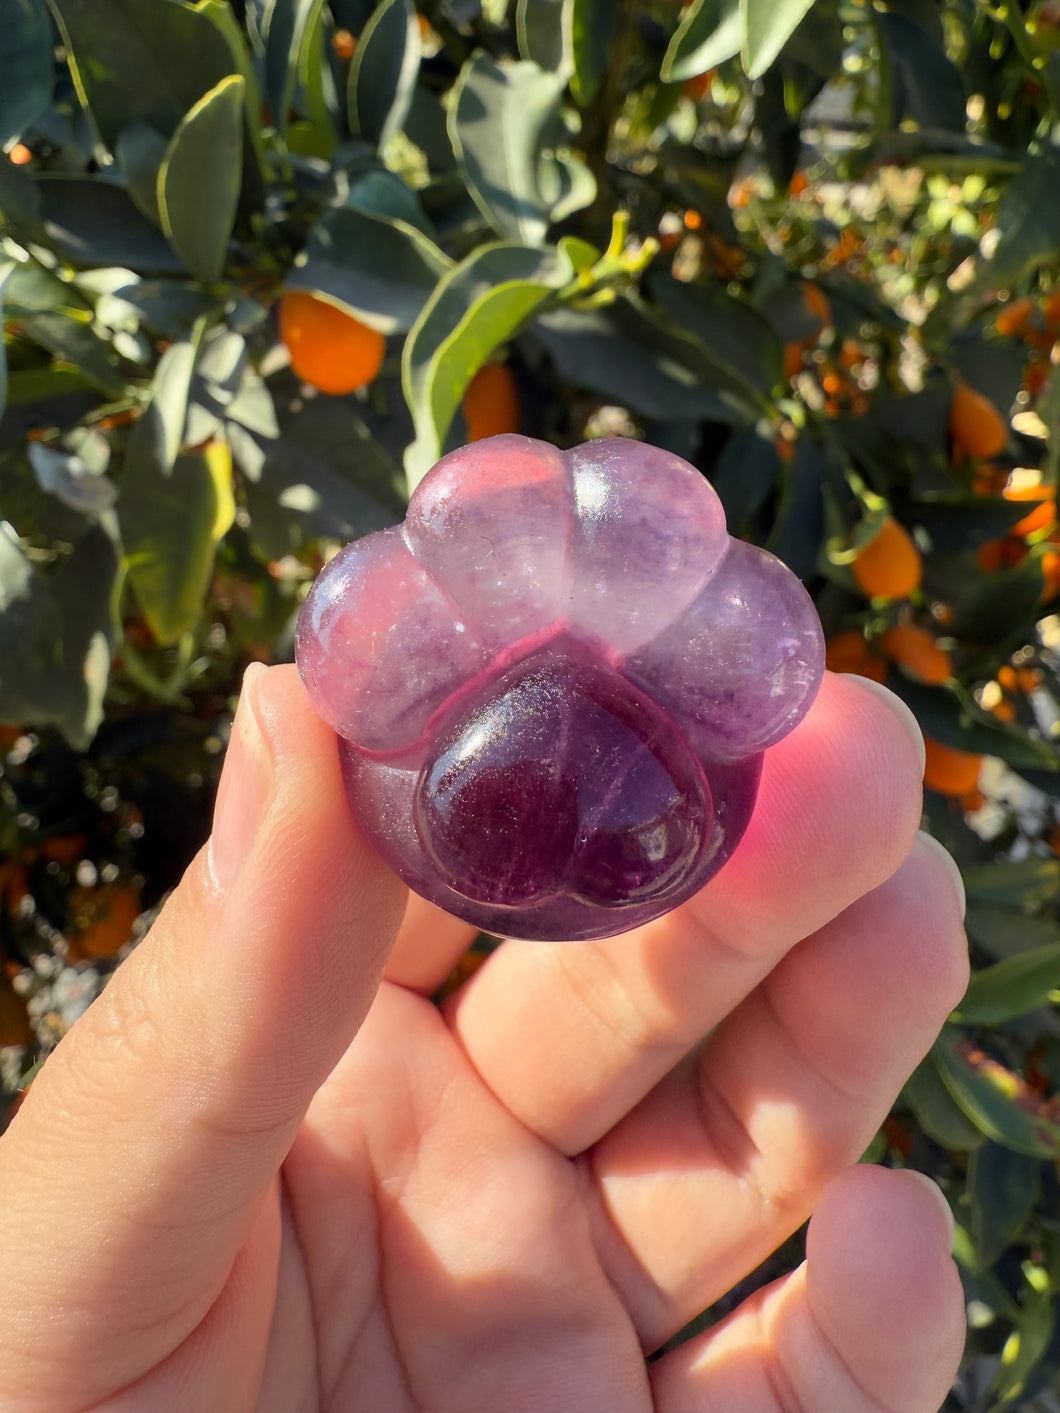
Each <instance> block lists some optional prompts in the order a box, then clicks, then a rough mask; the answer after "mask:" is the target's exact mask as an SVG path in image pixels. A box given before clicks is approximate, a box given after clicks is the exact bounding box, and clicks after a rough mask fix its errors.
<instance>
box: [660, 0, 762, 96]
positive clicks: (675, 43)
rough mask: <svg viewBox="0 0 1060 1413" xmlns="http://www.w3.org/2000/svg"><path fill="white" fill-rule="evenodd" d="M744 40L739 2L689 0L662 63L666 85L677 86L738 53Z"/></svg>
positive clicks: (728, 0)
mask: <svg viewBox="0 0 1060 1413" xmlns="http://www.w3.org/2000/svg"><path fill="white" fill-rule="evenodd" d="M743 39H744V16H743V12H742V9H741V4H740V0H693V3H692V4H691V5H688V6H686V7H685V11H684V14H683V15H682V16H681V23H680V24H679V25H678V26H677V30H676V32H675V33H674V37H673V39H671V41H670V45H669V48H668V49H667V51H666V55H665V57H664V59H663V62H662V77H663V79H664V81H665V82H666V83H680V82H681V81H682V80H684V79H690V78H696V77H697V76H698V75H699V74H703V73H706V72H707V70H708V69H713V68H716V67H717V65H718V64H723V63H724V62H725V60H726V59H731V58H732V57H733V55H734V54H739V52H740V46H741V45H742V44H743Z"/></svg>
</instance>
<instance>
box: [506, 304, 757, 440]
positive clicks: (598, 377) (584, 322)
mask: <svg viewBox="0 0 1060 1413" xmlns="http://www.w3.org/2000/svg"><path fill="white" fill-rule="evenodd" d="M533 332H534V337H535V339H538V340H539V341H540V342H541V343H543V344H544V346H545V348H546V349H547V350H548V353H549V354H550V356H551V357H552V359H553V360H554V362H555V364H556V367H557V368H558V370H559V372H560V374H561V376H562V377H563V378H564V379H566V380H567V381H568V382H570V383H572V384H573V385H574V386H575V387H581V388H586V389H588V390H589V391H591V392H595V393H599V394H600V395H601V396H602V397H604V398H606V399H607V400H608V401H609V402H613V403H616V404H617V405H618V406H621V407H628V408H631V409H632V410H633V411H635V412H639V413H641V414H642V415H643V416H645V417H655V418H661V419H664V420H665V419H670V418H675V419H678V420H682V419H693V420H696V421H699V420H703V419H707V418H709V419H711V420H713V421H718V422H728V423H732V424H734V425H741V424H745V423H746V422H747V421H748V420H749V419H748V415H747V410H746V407H745V405H744V404H742V403H741V402H739V401H737V400H734V399H732V398H731V395H730V394H729V393H728V392H727V391H726V390H724V389H722V390H717V389H715V388H712V387H710V386H709V384H710V379H711V375H712V372H713V369H712V367H711V365H710V364H709V363H708V361H707V360H706V359H705V358H704V357H703V355H702V350H701V348H700V345H699V344H698V343H697V342H695V341H694V340H692V339H689V338H686V337H683V336H682V335H681V334H679V333H677V332H675V331H674V330H672V329H670V328H666V327H664V326H662V325H660V324H659V323H657V322H656V321H655V320H653V319H652V317H651V315H650V314H649V313H648V311H647V310H646V309H645V308H644V307H643V306H641V305H638V304H635V303H634V302H633V301H632V300H628V299H619V300H616V301H615V302H614V304H613V305H611V306H610V307H609V308H607V309H600V310H594V311H590V312H585V313H583V312H580V311H576V310H573V309H557V310H556V311H555V312H550V313H549V314H548V315H547V316H546V317H544V318H542V319H539V320H538V321H537V322H536V324H535V325H534V330H533Z"/></svg>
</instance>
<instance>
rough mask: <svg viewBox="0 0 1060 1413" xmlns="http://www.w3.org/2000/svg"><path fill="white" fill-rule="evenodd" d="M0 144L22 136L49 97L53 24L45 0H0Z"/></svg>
mask: <svg viewBox="0 0 1060 1413" xmlns="http://www.w3.org/2000/svg"><path fill="white" fill-rule="evenodd" d="M0 34H2V35H3V37H4V39H3V43H2V44H0V147H6V146H7V144H8V143H9V142H13V141H14V139H15V138H17V137H21V136H22V134H23V133H24V132H26V130H27V129H28V128H31V127H32V126H33V124H34V122H35V121H36V120H37V118H39V117H40V115H41V114H42V113H43V112H44V110H45V108H47V106H48V104H49V103H50V102H51V97H52V83H53V78H52V71H53V68H54V66H55V58H54V55H53V53H52V26H51V20H50V18H49V16H48V7H47V6H46V5H45V4H44V0H0Z"/></svg>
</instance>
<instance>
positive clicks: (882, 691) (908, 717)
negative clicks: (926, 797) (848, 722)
mask: <svg viewBox="0 0 1060 1413" xmlns="http://www.w3.org/2000/svg"><path fill="white" fill-rule="evenodd" d="M855 680H856V681H857V684H858V686H859V687H864V689H865V691H866V692H871V693H872V695H873V696H874V697H878V698H879V700H880V701H881V702H883V704H884V706H886V707H888V708H889V709H890V710H891V711H892V712H893V713H894V715H895V716H896V717H897V718H898V720H899V721H900V722H901V723H902V725H903V726H904V727H905V729H906V730H907V731H908V732H909V739H910V740H911V741H912V743H913V749H914V750H915V751H916V753H917V758H918V759H919V761H920V773H921V774H923V772H924V764H925V762H926V760H927V756H926V755H925V753H924V733H923V732H922V731H921V729H920V727H919V725H918V723H917V719H916V717H915V716H914V715H913V713H912V712H911V711H910V710H909V708H908V707H907V706H906V704H905V702H903V701H902V700H901V698H900V697H896V696H895V695H894V693H893V692H892V691H891V689H890V688H889V687H885V686H884V685H883V683H882V682H874V681H873V680H872V678H871V677H858V678H856V679H855Z"/></svg>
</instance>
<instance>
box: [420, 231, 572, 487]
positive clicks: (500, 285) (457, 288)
mask: <svg viewBox="0 0 1060 1413" xmlns="http://www.w3.org/2000/svg"><path fill="white" fill-rule="evenodd" d="M571 273H572V271H571V266H570V263H569V261H566V260H564V259H562V258H561V257H559V256H558V255H557V253H556V252H553V251H541V250H534V249H530V248H528V247H526V246H518V245H504V244H494V245H485V246H480V247H479V248H478V250H476V251H474V252H473V253H472V254H471V255H469V256H468V258H467V259H466V260H464V261H462V262H461V264H459V265H458V266H456V268H455V269H453V270H452V271H450V272H449V274H448V275H447V276H446V277H445V278H444V279H443V280H441V281H440V282H439V284H438V287H437V289H436V290H435V292H434V294H433V295H432V297H431V299H430V300H429V301H428V303H427V304H426V305H425V306H424V309H423V312H422V313H421V315H420V317H419V319H417V321H416V323H415V324H414V325H413V327H412V331H411V332H410V334H409V337H408V339H407V340H406V342H405V349H404V354H403V356H402V363H401V380H402V386H403V387H404V390H405V400H406V402H407V403H408V405H409V409H410V411H411V412H412V420H413V424H414V425H415V428H416V440H415V442H414V443H413V444H412V446H410V447H409V449H408V451H407V453H406V459H405V469H406V474H407V476H408V481H409V492H410V493H411V492H412V491H413V490H415V488H416V486H417V485H418V484H419V481H420V480H421V479H422V477H423V476H424V475H425V474H426V473H427V471H429V470H430V468H431V466H432V465H433V464H434V462H435V461H437V459H438V457H439V455H440V454H441V451H442V447H443V445H444V443H445V436H446V433H447V432H448V430H449V427H450V424H451V423H452V420H453V416H454V414H455V412H456V409H457V408H458V407H459V406H460V399H461V398H462V397H463V395H464V392H465V390H466V389H467V385H468V384H469V383H470V382H471V379H472V378H473V377H474V375H475V374H476V373H477V372H478V370H479V368H481V367H482V365H483V363H485V362H486V360H487V358H489V356H490V354H491V353H492V352H493V350H494V349H495V348H497V347H498V346H499V345H500V344H502V343H506V342H507V340H508V339H510V338H511V337H512V335H513V334H514V333H515V332H516V331H517V330H518V329H519V328H520V327H521V326H522V325H523V324H524V323H525V322H526V320H527V319H529V318H530V317H531V315H532V314H533V313H534V312H535V310H537V309H539V308H540V307H541V305H542V304H544V303H545V301H546V300H548V299H549V298H551V296H552V295H553V294H554V292H555V291H556V289H558V288H559V287H560V286H561V285H562V284H563V283H564V282H565V281H566V280H568V279H569V278H570V276H571Z"/></svg>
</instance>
